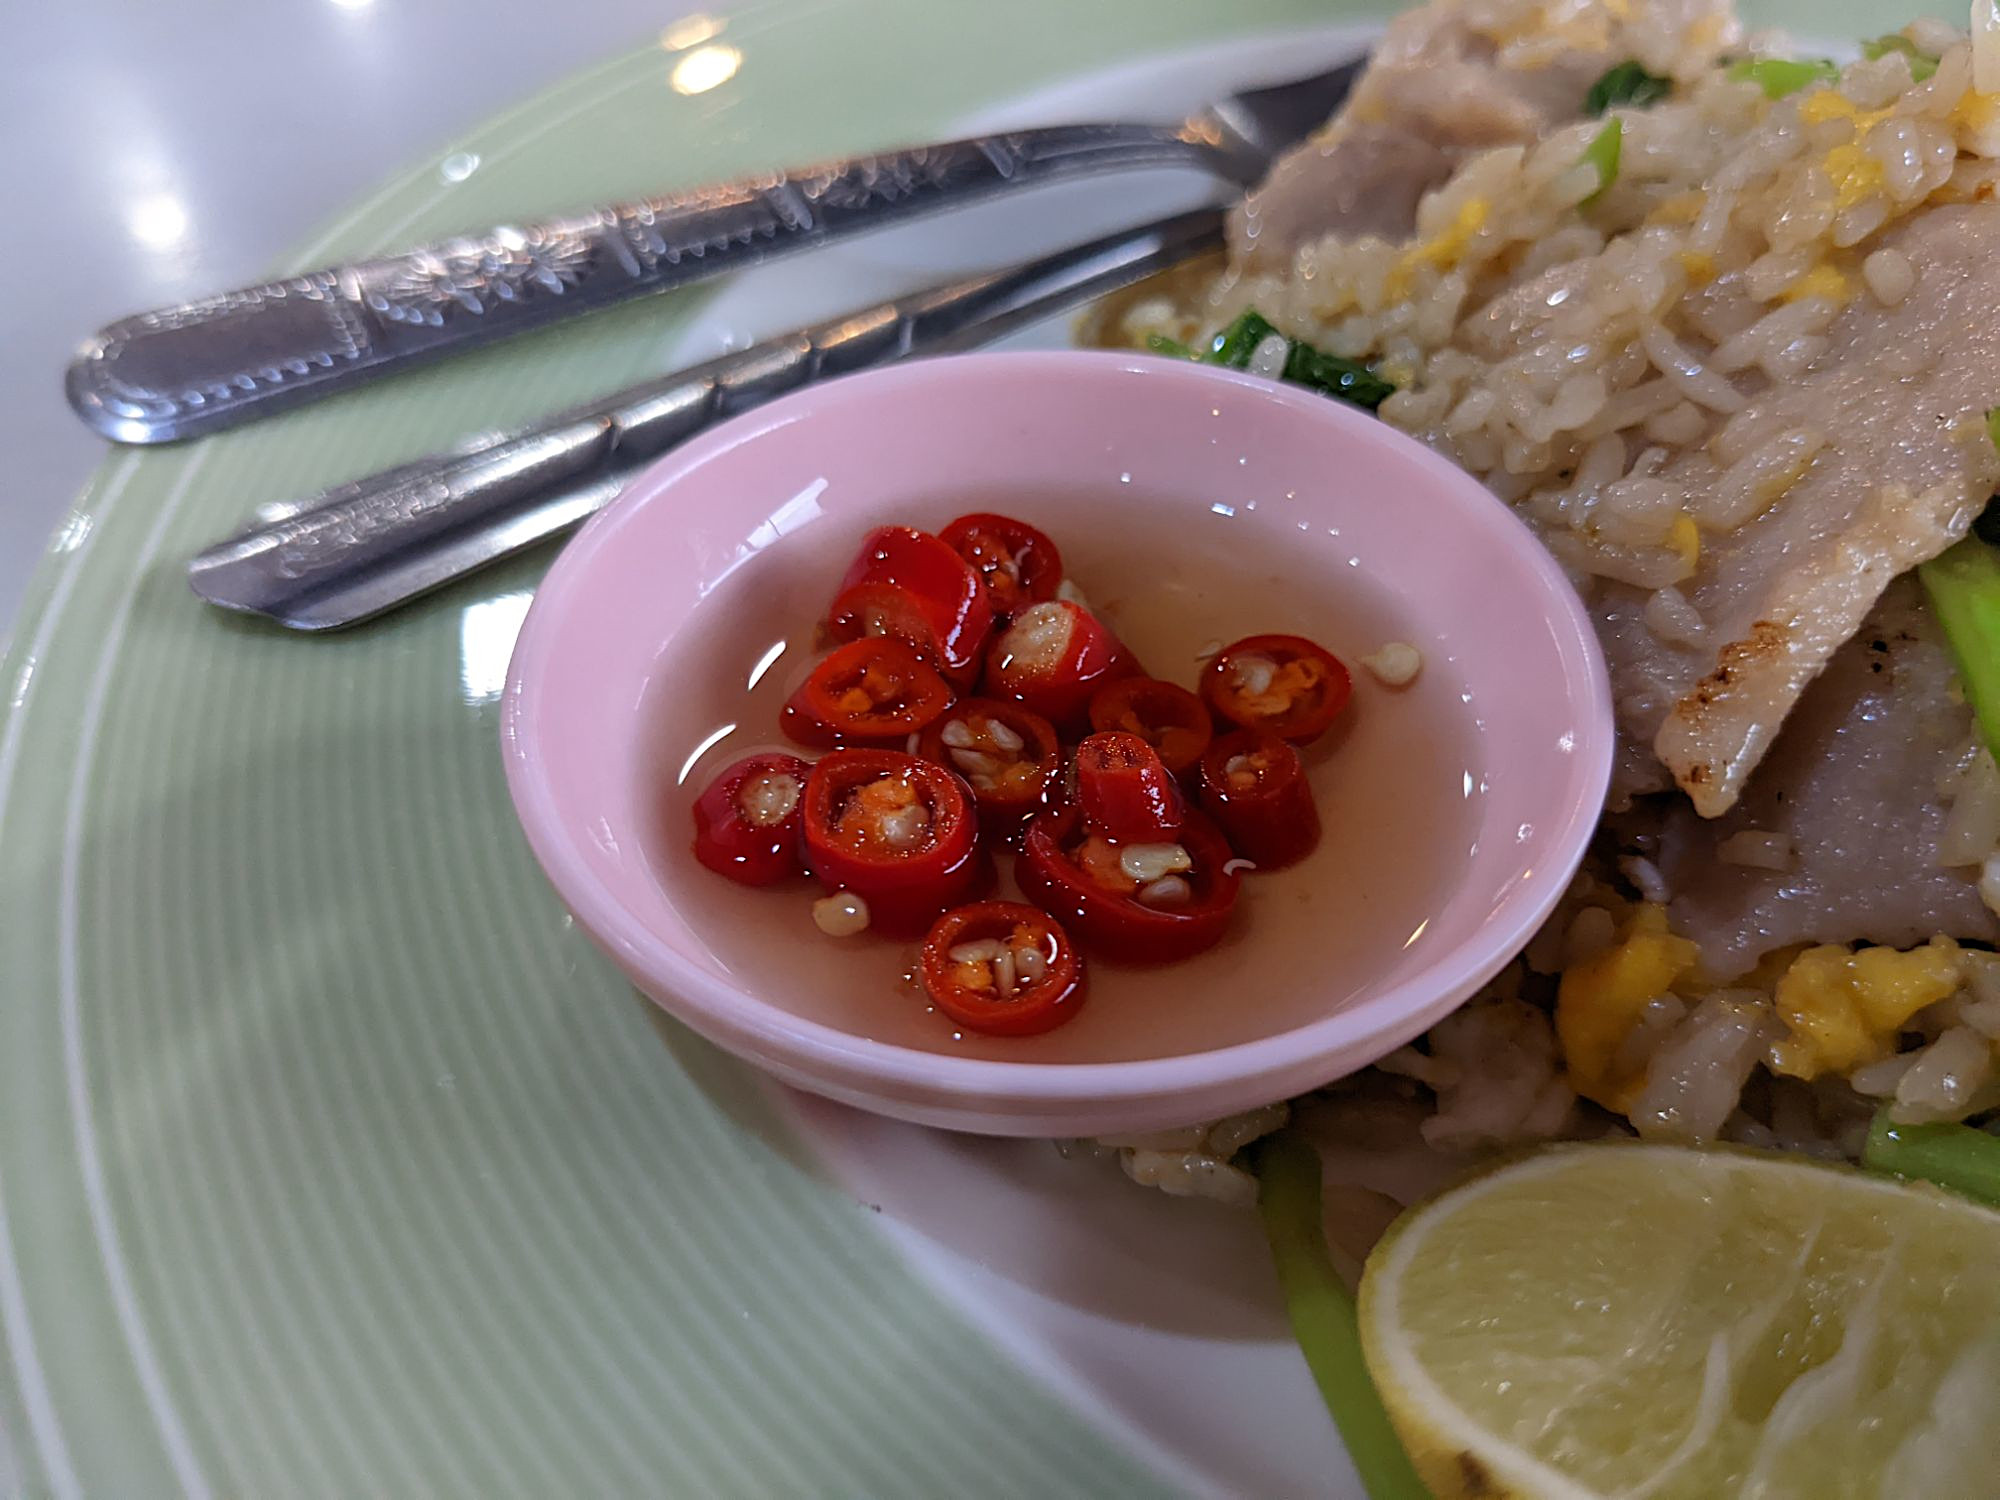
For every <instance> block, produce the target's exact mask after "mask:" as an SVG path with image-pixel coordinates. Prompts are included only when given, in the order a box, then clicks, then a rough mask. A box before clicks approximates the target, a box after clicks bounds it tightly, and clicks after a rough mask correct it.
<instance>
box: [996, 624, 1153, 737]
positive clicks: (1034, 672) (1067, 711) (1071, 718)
mask: <svg viewBox="0 0 2000 1500" xmlns="http://www.w3.org/2000/svg"><path fill="white" fill-rule="evenodd" d="M1134 670H1136V668H1135V667H1134V666H1133V664H1132V658H1131V656H1130V654H1129V653H1127V651H1126V650H1125V648H1124V646H1123V645H1121V644H1120V643H1119V640H1118V637H1117V636H1115V635H1113V634H1112V633H1111V631H1110V630H1109V629H1108V628H1107V627H1106V626H1105V625H1104V623H1103V622H1102V621H1100V620H1099V619H1097V617H1096V616H1094V615H1092V614H1091V613H1090V612H1089V611H1088V610H1086V609H1084V608H1083V607H1082V606H1081V605H1077V604H1072V603H1070V602H1069V601H1068V600H1067V599H1056V600H1051V601H1050V602H1049V603H1046V604H1031V605H1029V606H1028V607H1027V608H1026V609H1024V610H1022V611H1021V612H1020V613H1019V614H1018V615H1016V616H1014V618H1013V620H1012V621H1011V622H1009V624H1008V626H1007V628H1006V629H1005V630H1003V631H1001V632H1000V634H999V635H998V636H996V637H995V638H994V641H993V646H992V648H991V650H989V651H988V652H987V656H986V679H985V686H986V695H987V696H988V697H989V698H1009V699H1012V700H1013V701H1014V702H1016V703H1022V704H1025V705H1027V706H1028V707H1029V708H1031V709H1033V710H1034V711H1035V712H1036V713H1038V714H1040V715H1041V716H1042V717H1043V718H1045V719H1047V720H1048V721H1049V722H1050V723H1052V724H1054V725H1056V726H1057V727H1058V728H1061V729H1069V728H1076V727H1080V726H1081V725H1083V724H1084V723H1086V722H1088V709H1089V705H1090V695H1091V694H1092V693H1094V692H1096V691H1097V689H1098V688H1099V687H1101V686H1103V684H1105V683H1107V682H1110V681H1113V680H1114V679H1116V678H1119V677H1124V676H1128V675H1130V674H1131V673H1132V672H1133V671H1134Z"/></svg>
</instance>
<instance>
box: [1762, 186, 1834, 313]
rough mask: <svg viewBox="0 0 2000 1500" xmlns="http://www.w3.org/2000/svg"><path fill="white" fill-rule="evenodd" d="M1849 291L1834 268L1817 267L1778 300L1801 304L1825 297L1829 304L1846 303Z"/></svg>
mask: <svg viewBox="0 0 2000 1500" xmlns="http://www.w3.org/2000/svg"><path fill="white" fill-rule="evenodd" d="M1845 206H1846V205H1845V204H1843V205H1842V207H1845ZM1849 290H1850V288H1849V286H1848V282H1847V278H1846V277H1845V276H1843V275H1841V274H1840V272H1838V271H1837V270H1835V269H1834V268H1833V267H1832V266H1815V267H1813V269H1812V270H1810V271H1808V272H1806V274H1805V275H1803V276H1801V277H1800V278H1799V279H1798V280H1797V281H1795V282H1793V283H1792V284H1791V285H1790V286H1788V287H1786V288H1785V289H1784V291H1782V292H1780V293H1779V294H1778V300H1779V301H1780V302H1801V301H1803V300H1805V299H1806V298H1807V297H1824V298H1826V299H1827V301H1829V302H1845V301H1846V300H1847V298H1848V294H1849Z"/></svg>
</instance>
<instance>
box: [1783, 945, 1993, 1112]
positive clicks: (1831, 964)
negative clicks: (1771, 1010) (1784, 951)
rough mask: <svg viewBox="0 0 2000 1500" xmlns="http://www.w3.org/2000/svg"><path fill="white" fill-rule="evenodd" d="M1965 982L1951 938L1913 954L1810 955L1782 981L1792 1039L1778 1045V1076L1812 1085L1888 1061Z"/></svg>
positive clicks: (1822, 951)
mask: <svg viewBox="0 0 2000 1500" xmlns="http://www.w3.org/2000/svg"><path fill="white" fill-rule="evenodd" d="M1958 976H1959V965H1958V945H1957V944H1956V943H1954V942H1952V941H1951V939H1949V938H1935V939H1933V940H1932V941H1931V943H1930V944H1929V945H1928V946H1927V947H1923V948H1912V949H1911V950H1910V951H1909V952H1907V953H1898V952H1897V951H1896V950H1895V949H1893V948H1863V949H1860V950H1859V951H1850V950H1849V949H1846V948H1842V947H1836V946H1832V945H1825V946H1821V947H1817V948H1808V949H1806V950H1805V951H1804V952H1803V953H1801V954H1799V955H1798V956H1797V957H1796V958H1794V959H1793V960H1792V963H1791V967H1790V968H1788V969H1786V970H1785V973H1784V975H1783V977H1782V978H1780V979H1779V980H1778V988H1777V994H1776V996H1775V1001H1776V1005H1777V1010H1778V1016H1779V1018H1780V1019H1781V1020H1783V1021H1784V1023H1785V1027H1786V1030H1787V1031H1788V1032H1789V1033H1790V1035H1788V1036H1786V1037H1785V1038H1784V1039H1783V1040H1781V1041H1778V1042H1774V1043H1773V1044H1772V1045H1771V1051H1770V1057H1769V1062H1770V1066H1771V1070H1772V1071H1773V1072H1776V1073H1785V1074H1789V1075H1790V1076H1791V1077H1793V1078H1808V1079H1810V1078H1818V1077H1819V1076H1820V1075H1821V1074H1823V1073H1848V1072H1851V1071H1853V1070H1854V1069H1855V1068H1858V1067H1861V1066H1863V1065H1865V1064H1867V1063H1871V1062H1877V1061H1879V1060H1881V1059H1882V1058H1885V1057H1887V1056H1889V1055H1890V1054H1891V1053H1892V1052H1894V1051H1895V1050H1896V1034H1897V1033H1898V1032H1899V1031H1901V1030H1902V1029H1903V1027H1904V1025H1905V1024H1906V1023H1908V1021H1909V1020H1910V1018H1911V1017H1912V1016H1914V1015H1916V1013H1917V1012H1918V1011H1920V1010H1922V1009H1924V1008H1925V1007H1926V1006H1930V1005H1935V1004H1937V1003H1938V1002H1939V1001H1940V1000H1946V999H1949V998H1950V997H1951V996H1952V995H1953V994H1954V993H1956V992H1957V990H1958Z"/></svg>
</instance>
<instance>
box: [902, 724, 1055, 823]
mask: <svg viewBox="0 0 2000 1500" xmlns="http://www.w3.org/2000/svg"><path fill="white" fill-rule="evenodd" d="M917 754H919V755H921V756H922V757H923V758H924V759H925V760H934V761H936V762H937V763H938V764H939V765H941V766H949V767H950V768H951V769H952V770H954V771H956V772H957V773H958V774H959V775H961V776H963V777H964V778H965V779H966V781H967V782H968V783H969V784H970V785H971V787H972V800H973V801H974V802H975V803H977V804H978V807H979V821H980V825H981V826H982V827H983V828H985V829H986V831H987V832H989V833H993V834H996V835H1001V836H1005V835H1007V834H1010V833H1013V832H1014V831H1015V830H1017V829H1018V828H1019V827H1020V826H1021V824H1023V823H1025V822H1026V821H1027V820H1028V819H1029V818H1031V817H1033V816H1034V815H1035V814H1036V813H1038V812H1041V811H1042V810H1043V809H1044V808H1046V807H1048V806H1049V805H1050V804H1051V803H1052V802H1053V801H1054V800H1055V796H1056V793H1057V791H1058V790H1059V788H1060V785H1061V778H1062V741H1061V740H1060V739H1059V738H1058V737H1057V735H1056V727H1055V725H1053V724H1051V723H1050V722H1049V721H1048V720H1047V719H1045V718H1043V717H1042V716H1041V715H1040V714H1038V713H1033V712H1031V711H1030V710H1028V709H1025V708H1023V707H1022V706H1021V705H1020V704H1018V703H1002V702H1000V701H998V700H997V699H991V698H968V699H966V700H965V701H964V702H963V703H960V704H958V705H957V706H955V707H954V708H952V709H951V710H950V711H949V712H947V713H944V714H942V715H940V716H939V717H938V718H937V719H936V720H935V721H933V722H932V724H931V727H930V728H928V729H926V730H925V731H924V734H923V738H922V739H921V740H919V741H918V742H917Z"/></svg>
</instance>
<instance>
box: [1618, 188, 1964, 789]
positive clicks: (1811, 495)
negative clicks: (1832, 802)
mask: <svg viewBox="0 0 2000 1500" xmlns="http://www.w3.org/2000/svg"><path fill="white" fill-rule="evenodd" d="M1884 243H1885V244H1886V245H1888V246H1889V247H1891V248H1894V249H1898V250H1900V251H1901V252H1902V253H1903V254H1904V255H1906V256H1908V257H1909V259H1910V263H1911V264H1912V265H1913V266H1914V267H1916V269H1917V281H1916V286H1915V289H1914V290H1913V291H1912V292H1911V293H1910V295H1909V296H1908V297H1907V298H1905V299H1904V301H1903V302H1902V303H1901V304H1900V305H1898V306H1896V307H1894V308H1885V307H1883V306H1881V305H1880V304H1879V303H1878V302H1876V301H1875V300H1874V299H1873V298H1871V297H1861V298H1858V299H1857V300H1856V301H1855V302H1854V304H1853V305H1852V306H1851V307H1850V308H1849V309H1848V310H1847V312H1846V313H1844V314H1843V315H1842V317H1841V318H1840V319H1839V321H1837V322H1836V323H1835V324H1834V325H1833V327H1832V328H1831V330H1829V335H1828V337H1829V342H1828V345H1827V348H1826V350H1825V352H1824V353H1823V354H1822V355H1821V356H1820V357H1819V358H1818V359H1817V360H1816V361H1815V362H1814V365H1813V367H1812V369H1811V371H1810V372H1809V373H1807V374H1806V375H1804V376H1803V377H1801V378H1798V379H1795V380H1792V381H1789V382H1783V383H1779V384H1775V385H1773V386H1771V387H1770V388H1769V389H1768V390H1766V391H1765V392H1764V393H1763V394H1761V395H1757V396H1754V397H1752V398H1751V400H1750V402H1749V404H1748V405H1747V406H1746V408H1745V409H1744V410H1743V411H1742V412H1740V413H1738V414H1736V416H1735V417H1734V418H1733V419H1732V420H1731V422H1730V423H1729V425H1728V427H1727V428H1726V429H1725V430H1724V432H1723V433H1722V435H1721V436H1720V437H1719V438H1718V439H1717V441H1716V442H1714V443H1711V444H1709V445H1708V446H1707V447H1705V448H1701V449H1696V450H1693V451H1690V452H1686V453H1684V454H1683V455H1681V456H1680V457H1679V458H1678V459H1676V460H1674V461H1673V462H1672V463H1670V464H1669V465H1668V466H1667V468H1666V470H1665V474H1666V476H1667V477H1669V478H1671V479H1674V480H1677V481H1680V482H1683V483H1687V484H1690V485H1691V486H1697V487H1706V486H1711V485H1712V486H1717V487H1722V488H1727V487H1729V486H1731V485H1732V484H1733V483H1736V482H1738V481H1739V480H1740V478H1741V476H1742V474H1743V472H1744V471H1743V470H1741V469H1737V468H1734V467H1733V466H1732V463H1731V462H1730V461H1729V460H1734V459H1736V457H1737V456H1738V455H1741V454H1747V453H1750V452H1752V451H1754V450H1758V449H1764V450H1765V451H1767V452H1768V451H1770V449H1769V447H1768V445H1769V444H1770V443H1771V442H1772V440H1774V439H1778V438H1780V437H1781V435H1803V436H1802V437H1801V442H1802V443H1803V445H1804V446H1803V447H1802V448H1801V450H1800V451H1805V449H1807V448H1810V449H1811V450H1812V451H1811V453H1810V457H1809V459H1808V460H1807V466H1806V467H1805V469H1804V472H1803V474H1802V476H1801V477H1800V478H1799V479H1798V480H1797V482H1796V483H1793V484H1792V485H1791V486H1790V488H1788V489H1785V490H1784V491H1783V492H1782V494H1780V495H1779V496H1778V497H1777V498H1776V499H1775V500H1773V501H1771V502H1770V504H1769V505H1768V508H1766V509H1764V510H1763V511H1762V512H1761V514H1756V515H1753V516H1751V517H1750V518H1749V519H1747V520H1745V521H1743V522H1742V523H1741V524H1739V525H1737V526H1735V527H1734V528H1733V529H1730V530H1724V531H1721V532H1711V533H1710V534H1709V535H1708V536H1707V537H1706V538H1705V540H1704V550H1703V553H1702V557H1701V563H1700V568H1699V570H1698V571H1697V573H1696V574H1695V576H1694V578H1693V579H1691V580H1689V581H1688V583H1686V584H1684V585H1683V586H1682V591H1683V593H1684V594H1685V595H1686V596H1687V598H1688V600H1689V602H1690V603H1692V604H1693V605H1694V607H1695V609H1696V611H1697V612H1698V613H1699V614H1700V616H1701V618H1702V619H1703V621H1705V622H1706V625H1707V635H1706V639H1707V641H1708V642H1709V643H1710V644H1708V645H1707V647H1706V648H1705V649H1704V651H1703V653H1702V656H1701V663H1700V670H1699V671H1690V670H1687V669H1686V668H1685V667H1683V668H1682V670H1680V671H1677V672H1674V673H1673V674H1671V675H1667V676H1662V677H1661V678H1659V679H1658V680H1656V681H1654V682H1651V683H1648V684H1647V685H1646V687H1647V690H1649V691H1650V692H1652V693H1653V694H1655V695H1656V696H1657V697H1658V698H1659V699H1660V700H1661V701H1662V702H1664V703H1666V704H1668V705H1670V706H1668V707H1667V708H1666V710H1665V716H1664V719H1663V720H1662V721H1661V722H1660V723H1659V724H1658V725H1657V730H1656V732H1655V733H1654V734H1653V748H1654V750H1655V752H1656V753H1657V754H1658V755H1659V758H1660V760H1661V762H1662V763H1663V764H1664V765H1665V766H1666V768H1667V769H1668V771H1670V772H1671V773H1672V774H1673V777H1674V779H1675V780H1676V781H1677V782H1679V783H1680V785H1681V787H1682V788H1683V789H1685V790H1686V792H1687V794H1688V797H1689V799H1690V800H1691V801H1692V802H1693V803H1694V805H1695V807H1696V809H1697V810H1698V811H1700V812H1701V813H1702V814H1704V815H1705V816H1709V817H1713V816H1716V815H1717V814H1719V813H1722V812H1724V811H1726V810H1727V809H1728V808H1729V807H1730V805H1731V804H1732V803H1734V802H1735V801H1736V798H1737V796H1738V794H1739V793H1740V792H1741V790H1742V788H1743V784H1744V781H1745V778H1747V777H1748V775H1749V774H1750V771H1751V769H1752V768H1753V767H1754V766H1755V765H1756V764H1757V762H1758V761H1759V760H1760V759H1761V758H1762V756H1763V755H1764V752H1765V751H1766V750H1767V749H1768V748H1769V747H1770V745H1771V742H1772V740H1773V739H1774V738H1775V737H1776V735H1777V732H1778V727H1779V725H1780V724H1782V723H1783V722H1784V718H1785V715H1786V713H1787V712H1788V711H1789V710H1790V709H1791V707H1792V705H1793V704H1794V703H1795V702H1797V701H1798V697H1799V695H1800V693H1802V692H1803V691H1804V690H1805V687H1806V685H1807V684H1808V683H1809V682H1811V681H1812V679H1813V678H1814V676H1815V675H1817V674H1818V673H1819V671H1820V670H1821V669H1822V668H1823V667H1824V666H1825V665H1826V663H1827V660H1828V659H1829V658H1830V657H1831V656H1832V655H1833V653H1834V651H1835V650H1836V649H1838V648H1839V646H1840V645H1841V643H1842V642H1844V641H1846V640H1847V639H1848V638H1849V637H1850V636H1852V635H1853V634H1854V633H1855V631H1856V630H1857V629H1859V628H1860V625H1861V621H1862V618H1863V616H1865V615H1866V614H1867V613H1868V611H1869V609H1870V608H1871V607H1872V605H1873V604H1874V602H1875V600H1876V599H1877V598H1878V597H1879V596H1880V594H1881V592H1882V590H1883V589H1884V588H1886V587H1887V586H1888V584H1889V582H1890V580H1891V579H1893V578H1895V577H1897V576H1898V575H1899V574H1902V573H1905V572H1908V571H1909V570H1910V569H1911V568H1913V567H1915V566H1916V565H1917V564H1918V563H1920V562H1923V561H1925V560H1926V559H1928V558H1931V557H1935V556H1936V555H1937V554H1938V553H1940V552H1942V551H1943V550H1944V549H1945V548H1946V547H1948V546H1949V545H1951V543H1952V542H1953V541H1955V540H1957V538H1958V537H1960V536H1962V535H1963V534H1964V533H1965V530H1966V528H1967V527H1968V526H1970V525H1971V523H1972V519H1973V517H1974V516H1976V515H1977V514H1978V512H1979V509H1980V507H1981V506H1983V505H1984V504H1985V502H1986V500H1987V498H1988V497H1989V496H1990V495H1992V493H1993V490H1994V486H1995V483H1996V481H2000V455H1996V454H1995V453H1994V450H1993V445H1992V443H1991V442H1990V441H1988V439H1987V437H1986V433H1985V421H1984V418H1985V414H1986V412H1987V411H1988V409H1990V408H1992V407H1994V406H2000V320H1996V319H1995V317H1994V315H1993V313H1994V309H1995V308H1996V307H2000V256H1996V255H1995V254H1994V253H1993V251H1994V247H1995V246H1996V245H2000V205H1995V204H1979V205H1974V206H1968V207H1963V208H1939V209H1933V210H1931V211H1929V212H1927V213H1922V214H1918V215H1916V216H1915V217H1913V218H1911V219H1910V220H1908V221H1907V222H1906V223H1905V224H1903V225H1902V226H1900V227H1899V228H1897V229H1896V230H1894V231H1892V232H1891V233H1890V234H1888V235H1886V236H1885V237H1884ZM1718 449H1720V450H1721V456H1718V451H1717V450H1718ZM1753 503H1754V502H1753ZM1621 691H1624V689H1621ZM1631 727H1633V728H1640V729H1643V728H1644V726H1640V725H1633V726H1631Z"/></svg>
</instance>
